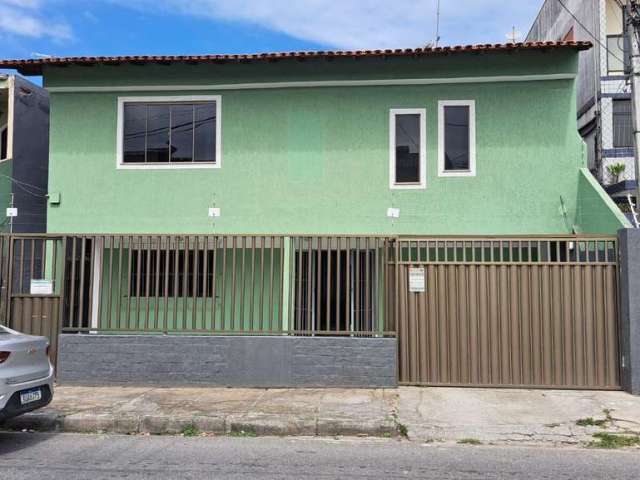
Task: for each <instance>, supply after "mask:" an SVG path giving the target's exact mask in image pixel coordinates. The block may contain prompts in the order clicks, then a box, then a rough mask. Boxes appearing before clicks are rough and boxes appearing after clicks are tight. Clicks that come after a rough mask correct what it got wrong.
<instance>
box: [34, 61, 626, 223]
mask: <svg viewBox="0 0 640 480" xmlns="http://www.w3.org/2000/svg"><path fill="white" fill-rule="evenodd" d="M576 66H577V52H573V51H566V50H564V51H555V52H544V53H541V52H521V53H517V54H515V53H499V54H498V53H496V54H484V55H475V54H474V55H455V56H441V57H432V58H419V59H411V58H409V59H407V58H404V59H397V58H396V59H389V60H366V59H361V60H347V59H341V60H337V61H334V62H327V61H322V60H319V61H305V62H297V61H285V62H276V63H265V64H260V65H256V64H247V65H242V64H241V65H237V66H236V65H209V66H206V65H199V66H197V65H174V66H119V67H115V66H103V67H91V68H87V67H69V68H64V69H56V68H51V69H47V70H46V71H45V83H46V85H47V86H54V87H55V86H58V87H60V86H62V87H64V86H67V87H69V86H114V85H121V86H122V85H173V84H182V85H202V84H223V83H234V82H241V83H242V82H268V81H294V80H295V81H298V80H323V79H325V80H326V79H373V78H376V79H380V78H434V77H446V78H454V77H473V76H482V75H492V76H496V75H540V74H554V73H575V71H576ZM163 94H166V95H176V94H179V95H189V94H200V95H202V94H219V95H222V114H221V116H222V152H223V153H222V168H220V169H209V170H204V169H203V170H117V169H116V113H117V112H116V106H117V97H118V96H119V95H120V96H127V95H136V96H138V95H163ZM451 99H472V100H475V102H476V137H477V176H476V177H470V178H439V177H438V176H437V102H438V100H451ZM51 102H52V105H51V115H52V117H51V144H50V149H51V151H50V180H49V192H52V193H60V194H61V202H60V204H59V205H50V206H49V212H48V229H49V231H50V232H96V233H100V232H120V233H127V232H145V233H169V232H170V233H358V234H372V233H384V234H430V235H435V234H457V235H462V234H474V235H485V234H487V235H488V234H548V233H549V234H560V233H571V232H572V230H576V231H580V232H582V233H613V232H614V231H615V230H616V229H617V228H620V227H622V226H625V225H626V223H625V221H624V219H623V218H622V217H621V216H620V215H618V214H617V213H615V212H614V210H615V207H613V206H612V205H611V203H610V202H604V203H602V202H600V203H598V204H597V206H596V208H594V209H591V208H589V205H590V202H591V200H590V199H591V198H592V197H594V196H595V197H599V196H601V194H602V192H601V190H599V189H600V187H598V186H597V185H594V184H593V183H591V182H585V180H584V175H585V174H584V173H583V172H582V171H581V170H580V169H581V168H583V167H585V156H584V145H583V144H582V141H581V139H580V137H579V136H578V133H577V131H576V107H575V83H574V81H573V80H545V81H529V82H501V83H466V84H441V85H422V86H375V87H339V88H338V87H335V88H334V87H332V88H297V89H286V88H283V89H271V90H224V91H216V90H215V89H212V90H210V91H196V92H186V91H181V92H179V93H178V92H175V91H172V90H171V88H170V87H168V88H167V90H166V91H163V92H156V91H154V92H140V91H137V92H135V93H126V92H120V93H114V92H100V93H53V94H52V96H51ZM402 107H407V108H426V109H427V188H426V189H425V190H405V191H402V190H391V189H389V178H388V175H389V144H388V142H389V109H390V108H402ZM213 205H215V206H217V207H220V208H221V211H222V216H221V217H220V218H217V219H216V220H215V222H214V221H212V219H210V218H208V217H207V209H208V207H210V206H213ZM388 207H396V208H399V209H400V212H401V213H400V218H399V219H394V220H392V219H389V218H387V217H386V212H387V208H388Z"/></svg>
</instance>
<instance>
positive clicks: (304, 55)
mask: <svg viewBox="0 0 640 480" xmlns="http://www.w3.org/2000/svg"><path fill="white" fill-rule="evenodd" d="M591 46H592V44H591V43H590V42H583V41H566V42H527V43H504V44H489V43H487V44H480V45H455V46H448V47H424V48H405V49H400V48H398V49H394V50H391V49H387V50H341V51H333V50H328V51H314V52H270V53H251V54H223V55H133V56H100V57H51V58H37V59H22V60H0V68H12V69H13V68H15V69H18V70H20V71H21V72H24V73H27V74H41V73H42V67H43V66H44V65H58V66H64V65H71V64H83V65H95V64H107V65H109V64H111V65H117V64H122V63H134V64H140V63H142V64H144V63H172V62H188V63H237V62H251V61H265V60H267V61H269V60H271V61H277V60H282V59H299V60H304V59H314V58H325V59H331V58H346V57H350V58H362V57H412V56H413V57H420V56H429V55H442V54H455V53H468V52H477V53H484V52H500V51H516V50H518V51H519V50H547V49H561V48H567V49H575V50H587V49H589V48H591Z"/></svg>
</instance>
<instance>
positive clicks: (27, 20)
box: [0, 0, 73, 41]
mask: <svg viewBox="0 0 640 480" xmlns="http://www.w3.org/2000/svg"><path fill="white" fill-rule="evenodd" d="M42 6H43V4H42V2H41V1H40V0H0V33H5V34H10V35H19V36H23V37H31V38H43V37H49V38H52V39H54V40H58V41H62V40H69V39H71V38H72V37H73V35H72V32H71V27H69V25H67V24H66V23H64V22H62V21H55V20H51V19H49V18H46V16H45V15H44V14H43V13H42V12H41V11H40V10H41V9H42Z"/></svg>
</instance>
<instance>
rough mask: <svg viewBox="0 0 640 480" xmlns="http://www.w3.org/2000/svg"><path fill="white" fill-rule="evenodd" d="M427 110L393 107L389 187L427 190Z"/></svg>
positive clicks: (391, 115)
mask: <svg viewBox="0 0 640 480" xmlns="http://www.w3.org/2000/svg"><path fill="white" fill-rule="evenodd" d="M426 151H427V150H426V110H425V109H424V108H393V109H391V110H390V113H389V186H390V188H398V189H402V188H405V189H415V188H425V187H426V183H427V182H426V179H427V173H426V166H427V161H426V157H427V153H426Z"/></svg>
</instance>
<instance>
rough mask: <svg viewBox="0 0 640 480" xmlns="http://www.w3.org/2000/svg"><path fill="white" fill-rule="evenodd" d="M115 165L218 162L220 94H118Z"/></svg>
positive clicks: (183, 165) (208, 164) (205, 164)
mask: <svg viewBox="0 0 640 480" xmlns="http://www.w3.org/2000/svg"><path fill="white" fill-rule="evenodd" d="M118 136H119V139H118V167H119V168H206V167H213V168H215V167H219V166H220V160H221V159H220V97H219V96H191V97H121V98H119V99H118Z"/></svg>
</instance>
